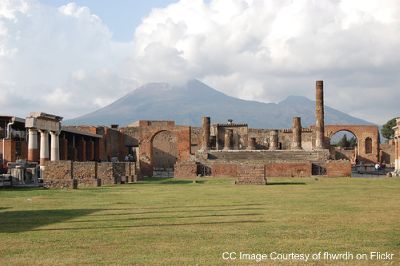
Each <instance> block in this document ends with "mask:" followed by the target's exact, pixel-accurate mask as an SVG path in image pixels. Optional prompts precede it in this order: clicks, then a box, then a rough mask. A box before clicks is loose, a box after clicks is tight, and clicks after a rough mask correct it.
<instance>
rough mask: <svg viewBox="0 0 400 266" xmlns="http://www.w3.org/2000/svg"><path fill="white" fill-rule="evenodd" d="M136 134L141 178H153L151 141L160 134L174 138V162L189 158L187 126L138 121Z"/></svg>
mask: <svg viewBox="0 0 400 266" xmlns="http://www.w3.org/2000/svg"><path fill="white" fill-rule="evenodd" d="M138 123H139V124H138V125H139V126H140V127H138V130H137V132H136V138H137V140H138V144H139V158H138V159H139V167H140V170H141V173H142V174H143V176H153V168H154V166H153V141H154V138H157V135H158V134H161V132H171V134H173V135H174V136H176V142H175V143H176V144H174V145H173V146H175V147H176V161H177V162H179V161H186V160H189V158H190V147H191V140H190V133H191V129H190V127H189V126H177V125H175V122H173V121H148V120H140V121H139V122H138Z"/></svg>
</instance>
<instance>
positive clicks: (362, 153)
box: [325, 125, 379, 163]
mask: <svg viewBox="0 0 400 266" xmlns="http://www.w3.org/2000/svg"><path fill="white" fill-rule="evenodd" d="M339 131H348V132H350V133H352V134H354V136H356V138H357V159H358V160H359V161H360V162H363V163H377V162H379V129H378V127H377V126H370V125H326V126H325V143H326V144H329V143H330V141H331V137H332V136H333V135H334V134H336V133H337V132H339Z"/></svg>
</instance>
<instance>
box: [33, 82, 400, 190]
mask: <svg viewBox="0 0 400 266" xmlns="http://www.w3.org/2000/svg"><path fill="white" fill-rule="evenodd" d="M315 91H316V109H315V119H316V120H315V125H313V126H310V127H309V128H303V127H302V124H301V118H300V117H294V118H293V121H292V127H291V128H286V129H254V128H249V127H248V125H247V124H245V123H235V122H233V120H231V119H230V120H228V122H227V123H217V124H211V118H210V117H207V116H205V117H203V118H202V126H201V127H191V126H183V125H176V124H175V122H174V121H148V120H140V121H137V122H135V123H132V124H130V125H128V126H126V127H122V128H119V127H118V125H113V126H112V127H111V128H108V127H99V126H97V127H96V126H69V127H61V120H62V118H61V117H59V116H54V115H49V114H45V113H32V114H31V115H30V116H29V117H28V118H27V119H26V128H27V129H28V130H29V138H28V152H27V154H28V156H27V157H28V158H27V161H28V162H29V163H31V162H32V163H34V162H40V168H41V171H42V177H43V182H44V184H45V186H48V187H74V186H77V184H79V185H80V186H98V185H101V184H117V183H127V182H135V181H136V180H138V179H140V178H142V177H152V176H161V177H170V176H173V177H175V178H197V177H199V176H210V177H230V178H234V179H235V180H236V183H237V184H265V183H266V182H267V179H268V178H269V177H310V176H328V177H336V176H350V175H351V162H350V160H334V159H333V158H332V149H331V147H330V144H329V142H330V138H331V137H332V135H333V134H335V133H336V132H338V131H340V130H348V131H350V132H353V133H354V134H355V135H356V137H357V139H358V148H357V151H356V152H357V158H358V159H359V160H362V161H363V162H365V163H372V164H373V163H376V162H379V160H380V154H381V153H382V150H381V149H380V147H379V131H378V128H377V127H376V126H370V125H325V122H324V93H323V81H317V82H316V89H315ZM38 132H40V138H38V136H37V134H38ZM49 132H50V135H51V141H50V142H49V140H48V133H49ZM396 132H397V135H396V136H397V137H396V145H397V146H396V152H397V154H396V156H397V157H396V158H398V154H399V152H398V151H399V150H398V149H399V148H398V136H399V135H400V134H399V133H398V132H399V131H398V129H397V131H396ZM59 136H61V137H59ZM39 143H40V145H38V144H39ZM49 145H50V148H49ZM49 150H51V153H50V156H49ZM393 150H394V149H393ZM127 154H129V155H130V157H129V158H131V156H132V158H135V160H134V161H129V162H127V161H126V158H127ZM396 167H397V168H396V169H399V166H398V160H397V161H396Z"/></svg>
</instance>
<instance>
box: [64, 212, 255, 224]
mask: <svg viewBox="0 0 400 266" xmlns="http://www.w3.org/2000/svg"><path fill="white" fill-rule="evenodd" d="M260 215H262V214H259V213H238V214H209V215H190V216H155V217H132V218H120V219H95V220H77V221H69V222H66V223H94V222H113V221H140V220H160V219H187V218H208V217H240V216H260Z"/></svg>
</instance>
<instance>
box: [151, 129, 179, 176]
mask: <svg viewBox="0 0 400 266" xmlns="http://www.w3.org/2000/svg"><path fill="white" fill-rule="evenodd" d="M150 145H151V156H150V160H151V165H152V166H153V170H155V171H169V172H173V168H174V164H175V163H176V161H177V159H178V149H177V136H176V134H175V133H174V132H173V131H169V130H160V131H158V132H156V133H155V134H154V135H153V136H152V137H151V140H150Z"/></svg>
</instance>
